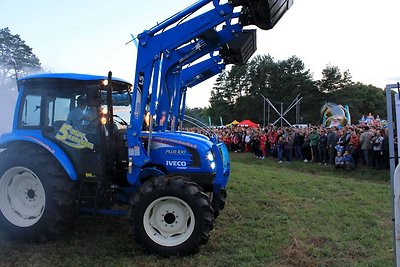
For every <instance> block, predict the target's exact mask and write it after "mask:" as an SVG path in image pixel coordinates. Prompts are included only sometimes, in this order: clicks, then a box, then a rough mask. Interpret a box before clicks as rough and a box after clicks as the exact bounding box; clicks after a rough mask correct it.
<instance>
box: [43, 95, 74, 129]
mask: <svg viewBox="0 0 400 267" xmlns="http://www.w3.org/2000/svg"><path fill="white" fill-rule="evenodd" d="M70 107H71V99H70V98H63V97H56V98H53V99H51V100H50V101H49V102H48V115H47V117H48V118H49V121H48V123H47V126H55V125H56V126H57V124H62V123H63V122H65V121H66V120H67V116H68V113H69V110H70Z"/></svg>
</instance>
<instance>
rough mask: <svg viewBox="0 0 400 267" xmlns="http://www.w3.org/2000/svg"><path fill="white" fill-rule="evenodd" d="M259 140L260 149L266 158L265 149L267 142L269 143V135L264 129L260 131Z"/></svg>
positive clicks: (263, 157)
mask: <svg viewBox="0 0 400 267" xmlns="http://www.w3.org/2000/svg"><path fill="white" fill-rule="evenodd" d="M258 140H260V150H261V152H262V154H263V156H262V159H265V158H266V157H267V151H266V150H265V144H266V143H267V136H266V135H265V132H264V131H260V135H259V137H258Z"/></svg>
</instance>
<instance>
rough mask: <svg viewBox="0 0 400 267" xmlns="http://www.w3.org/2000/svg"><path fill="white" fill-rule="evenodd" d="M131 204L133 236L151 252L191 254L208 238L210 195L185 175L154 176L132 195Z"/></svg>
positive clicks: (209, 229) (211, 225)
mask: <svg viewBox="0 0 400 267" xmlns="http://www.w3.org/2000/svg"><path fill="white" fill-rule="evenodd" d="M130 204H131V210H130V216H129V218H130V227H131V230H132V232H133V235H134V238H135V240H136V241H137V242H138V243H139V244H141V245H142V246H143V247H144V248H145V249H147V250H148V251H150V252H152V253H156V254H159V255H163V256H168V255H186V254H191V253H195V252H198V251H199V247H200V246H201V245H203V244H205V243H207V241H208V239H209V233H210V231H211V230H212V228H213V219H214V216H213V210H212V208H211V204H210V201H209V198H208V197H207V195H206V194H205V193H204V192H203V191H202V189H201V187H200V186H199V185H197V184H196V183H193V182H191V181H190V180H188V179H186V178H183V177H156V178H153V179H151V180H149V181H147V182H146V183H144V184H143V185H142V186H141V188H140V189H139V191H138V192H136V193H135V194H134V195H133V196H132V198H131V201H130Z"/></svg>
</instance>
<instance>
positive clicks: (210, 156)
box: [206, 151, 216, 170]
mask: <svg viewBox="0 0 400 267" xmlns="http://www.w3.org/2000/svg"><path fill="white" fill-rule="evenodd" d="M206 158H207V160H208V161H209V162H210V168H211V169H213V170H214V169H215V167H216V164H215V161H214V155H213V153H212V152H211V151H208V153H207V155H206Z"/></svg>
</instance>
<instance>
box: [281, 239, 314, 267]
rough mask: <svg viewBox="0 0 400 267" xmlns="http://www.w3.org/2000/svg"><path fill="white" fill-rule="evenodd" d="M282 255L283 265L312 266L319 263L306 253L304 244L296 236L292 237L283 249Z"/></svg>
mask: <svg viewBox="0 0 400 267" xmlns="http://www.w3.org/2000/svg"><path fill="white" fill-rule="evenodd" d="M283 255H284V257H285V265H288V266H299V267H301V266H304V267H313V266H318V265H319V263H318V262H317V260H316V259H315V258H313V257H311V256H310V255H309V254H308V252H307V247H306V245H305V244H304V243H303V242H302V241H301V240H299V239H297V238H292V240H291V241H290V245H289V246H287V247H286V248H284V249H283Z"/></svg>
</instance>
